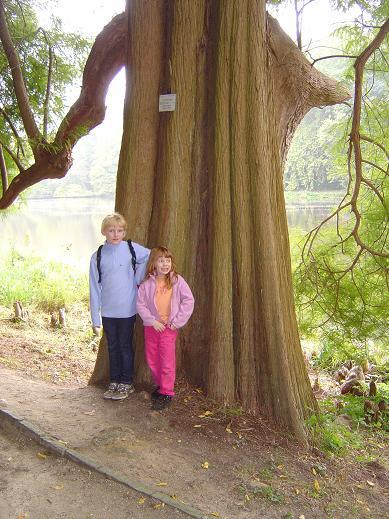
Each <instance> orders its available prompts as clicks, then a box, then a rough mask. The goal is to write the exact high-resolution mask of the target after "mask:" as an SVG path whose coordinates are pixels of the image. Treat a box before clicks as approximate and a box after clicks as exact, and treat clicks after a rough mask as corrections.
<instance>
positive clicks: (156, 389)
mask: <svg viewBox="0 0 389 519" xmlns="http://www.w3.org/2000/svg"><path fill="white" fill-rule="evenodd" d="M158 390H159V386H157V387H156V388H155V389H154V391H152V392H151V394H150V398H151V400H153V401H154V400H157V398H158V397H159V396H160V393H159V392H158Z"/></svg>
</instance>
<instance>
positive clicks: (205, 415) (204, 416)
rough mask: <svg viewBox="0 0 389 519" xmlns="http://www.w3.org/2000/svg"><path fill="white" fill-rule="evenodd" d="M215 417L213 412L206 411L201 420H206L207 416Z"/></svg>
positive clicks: (201, 415) (200, 416)
mask: <svg viewBox="0 0 389 519" xmlns="http://www.w3.org/2000/svg"><path fill="white" fill-rule="evenodd" d="M211 415H213V412H212V411H205V412H204V413H203V414H200V415H199V418H206V417H207V416H211Z"/></svg>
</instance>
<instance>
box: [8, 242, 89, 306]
mask: <svg viewBox="0 0 389 519" xmlns="http://www.w3.org/2000/svg"><path fill="white" fill-rule="evenodd" d="M87 300H88V279H87V276H86V275H85V274H83V273H80V272H77V271H75V270H74V268H72V267H71V266H69V265H66V264H63V263H60V262H57V261H46V260H45V259H44V258H40V257H36V256H23V255H21V254H19V253H18V252H16V251H11V252H10V253H9V254H8V256H6V257H5V258H2V261H1V264H0V305H3V306H7V307H12V305H13V303H14V302H15V301H20V302H21V303H22V304H23V305H24V306H28V305H34V306H37V307H38V308H40V309H42V310H45V311H48V312H53V311H57V310H58V309H59V308H63V307H67V306H69V305H72V304H73V303H76V302H80V301H81V302H87Z"/></svg>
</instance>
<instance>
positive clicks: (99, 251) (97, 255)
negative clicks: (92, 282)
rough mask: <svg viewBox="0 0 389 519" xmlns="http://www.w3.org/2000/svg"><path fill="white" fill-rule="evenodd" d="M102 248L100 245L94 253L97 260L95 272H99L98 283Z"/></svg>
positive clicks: (99, 281)
mask: <svg viewBox="0 0 389 519" xmlns="http://www.w3.org/2000/svg"><path fill="white" fill-rule="evenodd" d="M102 248H103V246H102V245H100V247H99V248H98V249H97V254H96V261H97V272H98V274H99V280H98V283H101V249H102Z"/></svg>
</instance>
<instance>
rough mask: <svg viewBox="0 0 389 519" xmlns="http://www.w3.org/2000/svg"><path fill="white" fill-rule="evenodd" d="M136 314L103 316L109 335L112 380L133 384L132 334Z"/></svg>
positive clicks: (104, 326) (106, 333) (106, 331)
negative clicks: (123, 316) (130, 315)
mask: <svg viewBox="0 0 389 519" xmlns="http://www.w3.org/2000/svg"><path fill="white" fill-rule="evenodd" d="M135 319H136V316H135V315H133V316H132V317H125V318H119V317H103V318H102V321H103V328H104V332H105V335H106V336H107V343H108V353H109V374H110V382H117V383H119V384H120V383H121V384H132V377H133V371H134V352H133V349H132V336H133V333H134V324H135Z"/></svg>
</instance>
